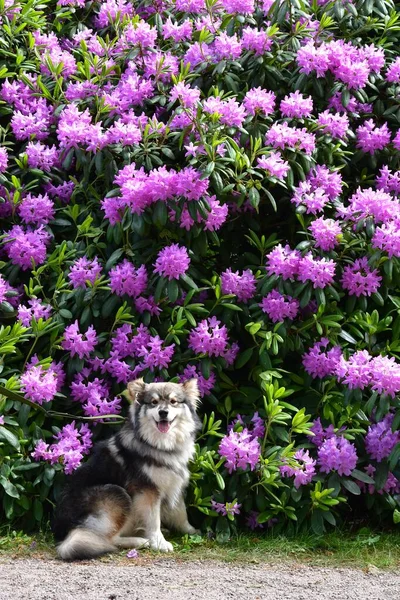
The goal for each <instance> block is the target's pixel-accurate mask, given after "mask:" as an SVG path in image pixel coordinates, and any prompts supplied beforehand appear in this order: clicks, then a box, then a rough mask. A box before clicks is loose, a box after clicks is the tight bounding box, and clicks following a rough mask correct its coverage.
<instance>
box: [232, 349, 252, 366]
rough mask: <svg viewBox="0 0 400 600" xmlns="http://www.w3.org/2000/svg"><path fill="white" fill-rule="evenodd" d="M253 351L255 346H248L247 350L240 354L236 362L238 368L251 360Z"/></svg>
mask: <svg viewBox="0 0 400 600" xmlns="http://www.w3.org/2000/svg"><path fill="white" fill-rule="evenodd" d="M253 351H254V350H253V348H247V350H245V351H244V352H242V353H241V354H240V355H239V356H238V359H237V361H236V363H235V367H236V369H241V368H242V367H244V365H245V364H246V363H248V362H249V360H250V359H251V357H252V355H253Z"/></svg>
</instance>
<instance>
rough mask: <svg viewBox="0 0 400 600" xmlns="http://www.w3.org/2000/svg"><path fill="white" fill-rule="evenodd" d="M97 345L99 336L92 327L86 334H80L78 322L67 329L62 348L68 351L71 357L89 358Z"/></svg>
mask: <svg viewBox="0 0 400 600" xmlns="http://www.w3.org/2000/svg"><path fill="white" fill-rule="evenodd" d="M96 344H97V334H96V332H95V330H94V328H93V326H92V325H91V326H90V327H89V328H88V330H87V331H86V333H80V331H79V324H78V321H75V323H73V324H72V325H69V326H68V327H66V329H65V333H64V340H63V342H62V344H61V345H62V347H63V348H64V350H68V351H69V353H70V354H71V356H75V355H77V356H79V358H87V357H88V356H89V355H90V353H91V352H93V350H94V348H95V346H96Z"/></svg>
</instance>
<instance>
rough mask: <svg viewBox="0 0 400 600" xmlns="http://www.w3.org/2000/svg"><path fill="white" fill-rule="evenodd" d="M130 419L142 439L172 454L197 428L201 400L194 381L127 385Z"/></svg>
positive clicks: (132, 382) (142, 382)
mask: <svg viewBox="0 0 400 600" xmlns="http://www.w3.org/2000/svg"><path fill="white" fill-rule="evenodd" d="M128 393H129V396H130V398H131V399H132V401H133V407H132V416H133V420H134V424H135V426H136V427H137V428H138V429H139V432H140V435H141V436H142V438H143V439H144V440H145V441H146V442H147V443H148V444H150V445H151V446H153V447H155V448H158V449H160V450H174V449H176V448H177V447H179V446H180V445H181V444H183V443H184V442H185V441H187V440H189V439H190V438H192V437H193V434H194V433H195V431H196V430H197V429H198V427H199V419H198V417H197V415H196V408H197V405H198V403H199V400H200V396H199V389H198V386H197V380H196V379H189V380H188V381H185V383H182V384H180V383H169V382H165V383H145V382H144V381H143V379H137V380H136V381H131V382H130V383H128Z"/></svg>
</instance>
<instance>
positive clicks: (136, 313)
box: [0, 0, 400, 539]
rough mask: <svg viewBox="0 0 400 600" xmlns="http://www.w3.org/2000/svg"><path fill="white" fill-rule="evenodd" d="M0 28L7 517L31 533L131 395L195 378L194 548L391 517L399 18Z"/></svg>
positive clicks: (111, 12) (238, 7)
mask: <svg viewBox="0 0 400 600" xmlns="http://www.w3.org/2000/svg"><path fill="white" fill-rule="evenodd" d="M0 13H1V14H0V17H1V23H0V27H1V31H2V33H1V44H0V57H1V64H0V78H1V83H0V100H1V104H0V114H1V127H2V135H1V139H0V218H1V222H2V234H1V240H0V241H1V244H0V248H1V257H0V259H1V263H0V268H1V275H0V316H1V320H2V327H1V329H0V355H1V360H0V370H1V379H0V386H1V387H0V394H1V395H0V502H1V503H2V508H3V510H4V513H5V516H6V519H7V520H9V521H17V522H19V523H21V524H23V525H24V526H32V524H33V523H34V522H36V523H38V522H40V521H41V520H42V519H43V518H47V515H48V513H49V511H50V510H51V508H52V505H53V502H54V500H55V499H56V497H57V495H58V493H59V490H60V485H61V483H62V482H63V479H64V478H65V477H68V474H69V473H71V472H72V471H73V470H74V469H75V468H76V467H77V466H78V465H79V464H80V463H81V461H82V460H85V456H86V455H87V454H88V453H89V452H90V448H91V446H92V444H93V443H94V442H95V441H96V440H98V439H100V438H102V437H104V436H106V435H108V434H110V430H113V428H114V426H115V425H119V424H120V423H121V422H122V421H123V418H124V415H125V414H126V411H127V406H128V401H127V400H126V398H125V396H124V395H123V392H124V389H125V388H126V384H127V383H128V382H129V381H131V380H132V379H134V378H136V377H139V376H140V377H144V378H145V379H146V381H156V380H159V379H167V378H168V379H173V380H175V381H184V380H185V379H187V378H191V377H196V378H197V379H198V382H199V389H200V394H201V396H202V407H201V413H202V415H203V419H204V420H203V429H202V432H201V433H200V435H199V439H198V444H197V446H196V456H195V458H194V461H193V464H192V481H191V486H190V490H189V495H188V504H189V506H190V510H191V511H192V512H193V515H192V517H193V519H194V521H196V520H197V522H198V524H199V525H201V526H202V527H203V530H204V531H206V530H215V531H216V533H217V536H218V537H219V538H220V539H225V538H227V537H229V535H230V533H231V532H232V531H233V530H234V529H235V528H236V527H237V526H238V525H239V526H241V525H243V526H248V527H251V528H253V529H255V528H266V527H273V528H274V529H276V530H278V531H280V530H283V529H286V530H288V531H295V530H299V529H301V528H309V527H310V526H311V527H312V529H313V530H314V531H315V532H316V533H322V532H323V531H324V530H325V529H326V528H327V527H329V526H334V525H335V524H336V523H337V522H338V521H339V520H340V519H343V518H344V517H346V515H351V514H354V513H357V511H359V512H360V514H362V515H364V514H365V511H366V509H367V510H369V511H370V513H369V514H370V515H371V518H377V517H382V518H386V517H389V518H391V519H394V521H395V522H399V520H400V508H399V504H400V465H399V458H400V405H399V393H400V345H399V334H400V262H399V259H400V204H399V197H398V195H399V193H400V171H399V164H400V162H399V161H400V135H399V133H398V125H399V122H400V96H399V92H400V87H399V86H400V58H399V57H398V56H397V55H396V48H398V44H399V41H400V34H399V25H400V12H399V5H398V3H395V2H392V1H391V0H378V1H376V2H370V1H365V0H354V1H352V0H343V1H336V2H326V1H322V0H319V1H314V2H300V1H298V0H291V1H288V0H276V1H272V0H246V1H245V2H237V1H236V0H175V1H173V2H172V1H171V2H169V1H167V0H157V1H156V0H153V1H150V0H144V1H143V2H132V1H130V0H118V2H115V1H114V0H103V1H98V0H95V1H93V2H85V1H84V0H60V1H59V2H58V3H56V2H55V1H54V0H50V2H47V3H45V4H42V3H41V2H40V0H31V1H30V2H29V3H28V2H25V1H24V0H16V1H15V2H8V1H7V0H6V2H5V3H3V6H2V8H1V10H0ZM32 515H33V517H34V519H33V518H32Z"/></svg>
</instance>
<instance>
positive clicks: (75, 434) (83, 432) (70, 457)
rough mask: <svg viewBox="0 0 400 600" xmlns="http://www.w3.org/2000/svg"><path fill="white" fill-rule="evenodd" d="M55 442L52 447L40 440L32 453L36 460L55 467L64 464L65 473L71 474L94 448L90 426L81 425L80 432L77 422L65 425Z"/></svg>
mask: <svg viewBox="0 0 400 600" xmlns="http://www.w3.org/2000/svg"><path fill="white" fill-rule="evenodd" d="M53 437H54V438H55V440H56V441H55V442H54V443H53V444H51V445H50V446H49V445H48V444H46V443H45V442H44V440H40V441H39V442H38V443H37V444H36V447H35V450H34V451H33V452H32V453H31V456H32V457H33V458H34V459H35V460H45V461H48V462H50V464H52V465H54V464H57V463H59V462H60V460H61V461H62V462H63V464H64V471H65V473H66V474H67V475H69V474H71V473H72V472H73V471H74V470H75V469H77V468H78V467H79V465H80V464H81V462H82V459H83V457H84V455H85V454H88V453H89V450H90V448H91V447H92V445H93V444H92V433H91V431H90V430H89V425H87V424H86V423H85V424H83V425H81V426H80V428H79V430H78V429H77V428H76V427H75V421H73V422H72V423H70V424H69V425H65V426H64V427H63V428H62V429H61V431H60V432H59V433H57V434H56V435H54V436H53Z"/></svg>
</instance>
